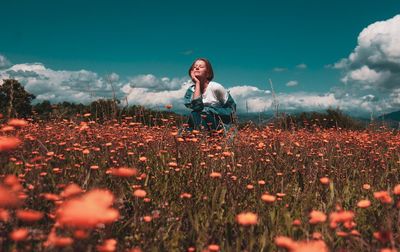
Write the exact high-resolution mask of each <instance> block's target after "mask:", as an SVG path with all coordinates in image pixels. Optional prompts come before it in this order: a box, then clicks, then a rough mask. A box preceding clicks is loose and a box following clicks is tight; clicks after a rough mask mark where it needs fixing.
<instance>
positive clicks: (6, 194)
mask: <svg viewBox="0 0 400 252" xmlns="http://www.w3.org/2000/svg"><path fill="white" fill-rule="evenodd" d="M19 204H20V200H19V199H18V194H17V192H15V191H13V190H11V189H9V188H7V187H5V186H2V185H0V207H17V206H19Z"/></svg>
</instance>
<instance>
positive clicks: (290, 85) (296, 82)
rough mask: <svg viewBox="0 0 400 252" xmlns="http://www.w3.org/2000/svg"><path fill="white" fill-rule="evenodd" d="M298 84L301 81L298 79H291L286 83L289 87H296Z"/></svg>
mask: <svg viewBox="0 0 400 252" xmlns="http://www.w3.org/2000/svg"><path fill="white" fill-rule="evenodd" d="M297 85H299V82H298V81H296V80H291V81H289V82H288V83H286V86H287V87H294V86H297Z"/></svg>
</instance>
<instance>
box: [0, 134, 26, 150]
mask: <svg viewBox="0 0 400 252" xmlns="http://www.w3.org/2000/svg"><path fill="white" fill-rule="evenodd" d="M21 143H22V142H21V140H19V139H18V138H16V137H3V136H0V151H9V150H13V149H15V148H17V147H18V146H19V145H20V144H21Z"/></svg>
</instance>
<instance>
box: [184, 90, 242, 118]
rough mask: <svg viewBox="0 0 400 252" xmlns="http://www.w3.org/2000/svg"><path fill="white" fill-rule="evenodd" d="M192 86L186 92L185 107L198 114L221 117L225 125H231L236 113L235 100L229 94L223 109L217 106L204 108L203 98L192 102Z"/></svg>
mask: <svg viewBox="0 0 400 252" xmlns="http://www.w3.org/2000/svg"><path fill="white" fill-rule="evenodd" d="M194 86H195V85H192V86H190V87H189V88H188V90H187V91H186V94H185V96H184V102H185V106H186V107H187V108H190V109H192V110H193V111H196V112H202V111H203V112H205V113H213V114H216V115H219V116H220V117H221V119H222V121H223V122H224V123H231V122H232V117H233V116H234V114H235V113H236V103H235V101H234V100H233V98H232V96H231V94H230V92H229V91H227V92H228V100H227V101H226V102H225V104H223V105H222V106H221V107H216V106H204V104H203V99H202V97H201V96H200V97H198V98H196V99H193V100H192V97H193V90H192V89H193V87H194Z"/></svg>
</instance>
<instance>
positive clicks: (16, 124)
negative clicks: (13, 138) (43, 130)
mask: <svg viewBox="0 0 400 252" xmlns="http://www.w3.org/2000/svg"><path fill="white" fill-rule="evenodd" d="M7 124H8V125H10V126H13V127H25V126H28V122H27V121H25V120H23V119H10V120H9V121H8V123H7Z"/></svg>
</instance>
